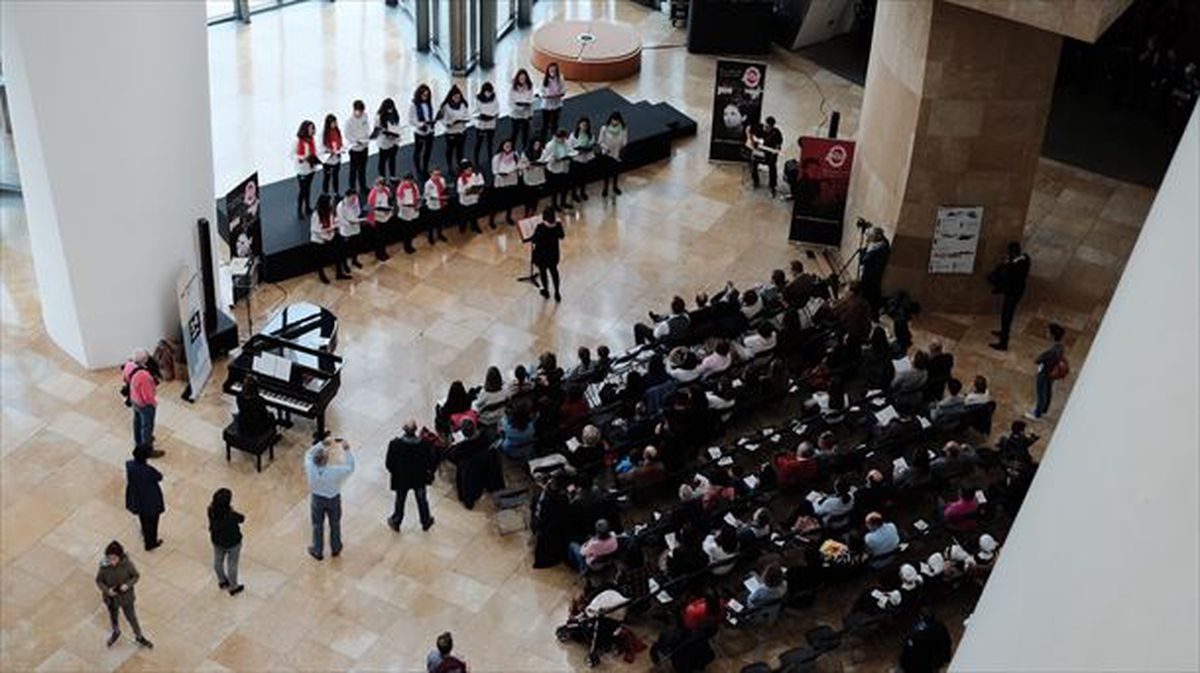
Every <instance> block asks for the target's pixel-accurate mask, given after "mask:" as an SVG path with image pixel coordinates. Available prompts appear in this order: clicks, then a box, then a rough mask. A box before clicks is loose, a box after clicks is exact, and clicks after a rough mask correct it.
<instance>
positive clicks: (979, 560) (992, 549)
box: [975, 533, 1000, 572]
mask: <svg viewBox="0 0 1200 673" xmlns="http://www.w3.org/2000/svg"><path fill="white" fill-rule="evenodd" d="M998 551H1000V543H998V542H996V538H994V537H992V536H991V535H989V534H987V533H984V534H983V535H980V536H979V549H978V551H976V552H975V566H976V568H978V569H979V570H982V571H985V572H990V571H991V569H992V565H993V564H994V563H995V562H996V553H997V552H998Z"/></svg>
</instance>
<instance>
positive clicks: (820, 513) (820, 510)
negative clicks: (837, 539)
mask: <svg viewBox="0 0 1200 673" xmlns="http://www.w3.org/2000/svg"><path fill="white" fill-rule="evenodd" d="M853 511H854V493H853V489H851V487H850V484H848V483H846V482H845V481H844V480H842V479H838V480H837V481H835V482H834V483H833V495H827V496H824V497H822V498H821V499H820V500H818V501H817V503H816V505H815V506H813V514H814V515H816V517H817V518H818V519H820V520H821V525H822V526H824V527H825V528H826V529H830V530H841V529H843V528H845V527H846V526H847V525H849V523H850V513H851V512H853Z"/></svg>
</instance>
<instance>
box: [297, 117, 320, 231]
mask: <svg viewBox="0 0 1200 673" xmlns="http://www.w3.org/2000/svg"><path fill="white" fill-rule="evenodd" d="M316 135H317V125H316V124H314V123H312V122H311V121H309V120H307V119H305V120H304V121H302V122H300V128H299V129H298V130H297V131H296V146H295V148H294V149H293V150H292V157H293V159H294V160H295V161H296V181H297V182H298V183H300V194H299V196H297V197H296V218H297V219H300V220H303V219H304V218H305V217H308V215H309V214H311V213H312V211H313V209H312V202H311V199H310V196H311V194H312V181H313V173H315V172H316V170H317V164H319V163H321V161H320V160H319V159H317V140H316Z"/></svg>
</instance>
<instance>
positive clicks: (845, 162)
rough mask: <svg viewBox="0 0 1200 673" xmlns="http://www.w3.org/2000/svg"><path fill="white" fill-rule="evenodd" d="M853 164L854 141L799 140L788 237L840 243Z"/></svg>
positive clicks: (807, 240)
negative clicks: (798, 168)
mask: <svg viewBox="0 0 1200 673" xmlns="http://www.w3.org/2000/svg"><path fill="white" fill-rule="evenodd" d="M853 167H854V141H853V140H838V139H836V138H815V137H811V136H804V137H802V138H801V139H800V170H799V176H798V177H797V180H796V188H795V193H794V194H793V195H792V196H793V197H794V198H793V200H792V226H791V230H790V232H789V233H788V240H791V241H797V242H800V243H811V244H814V245H833V246H838V245H841V244H842V220H843V219H845V216H846V195H847V193H848V192H849V190H850V171H851V169H852V168H853Z"/></svg>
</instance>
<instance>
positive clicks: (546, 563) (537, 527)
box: [530, 473, 571, 568]
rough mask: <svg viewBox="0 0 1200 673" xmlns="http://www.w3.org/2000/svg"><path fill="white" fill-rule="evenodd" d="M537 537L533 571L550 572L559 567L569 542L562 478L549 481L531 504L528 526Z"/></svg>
mask: <svg viewBox="0 0 1200 673" xmlns="http://www.w3.org/2000/svg"><path fill="white" fill-rule="evenodd" d="M530 527H531V528H532V529H533V532H534V534H535V535H536V536H537V542H536V543H535V544H534V549H533V567H534V568H552V567H554V566H556V565H558V564H559V563H562V561H563V559H564V557H565V556H566V553H567V544H568V543H569V542H570V539H571V505H570V500H569V499H568V497H567V488H566V482H565V477H564V476H563V475H562V474H561V473H559V474H556V475H554V476H553V477H551V478H550V482H549V483H548V484H547V485H546V488H544V489H542V492H541V493H540V494H539V495H538V498H537V500H536V501H535V502H534V504H533V516H532V523H531V526H530Z"/></svg>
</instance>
